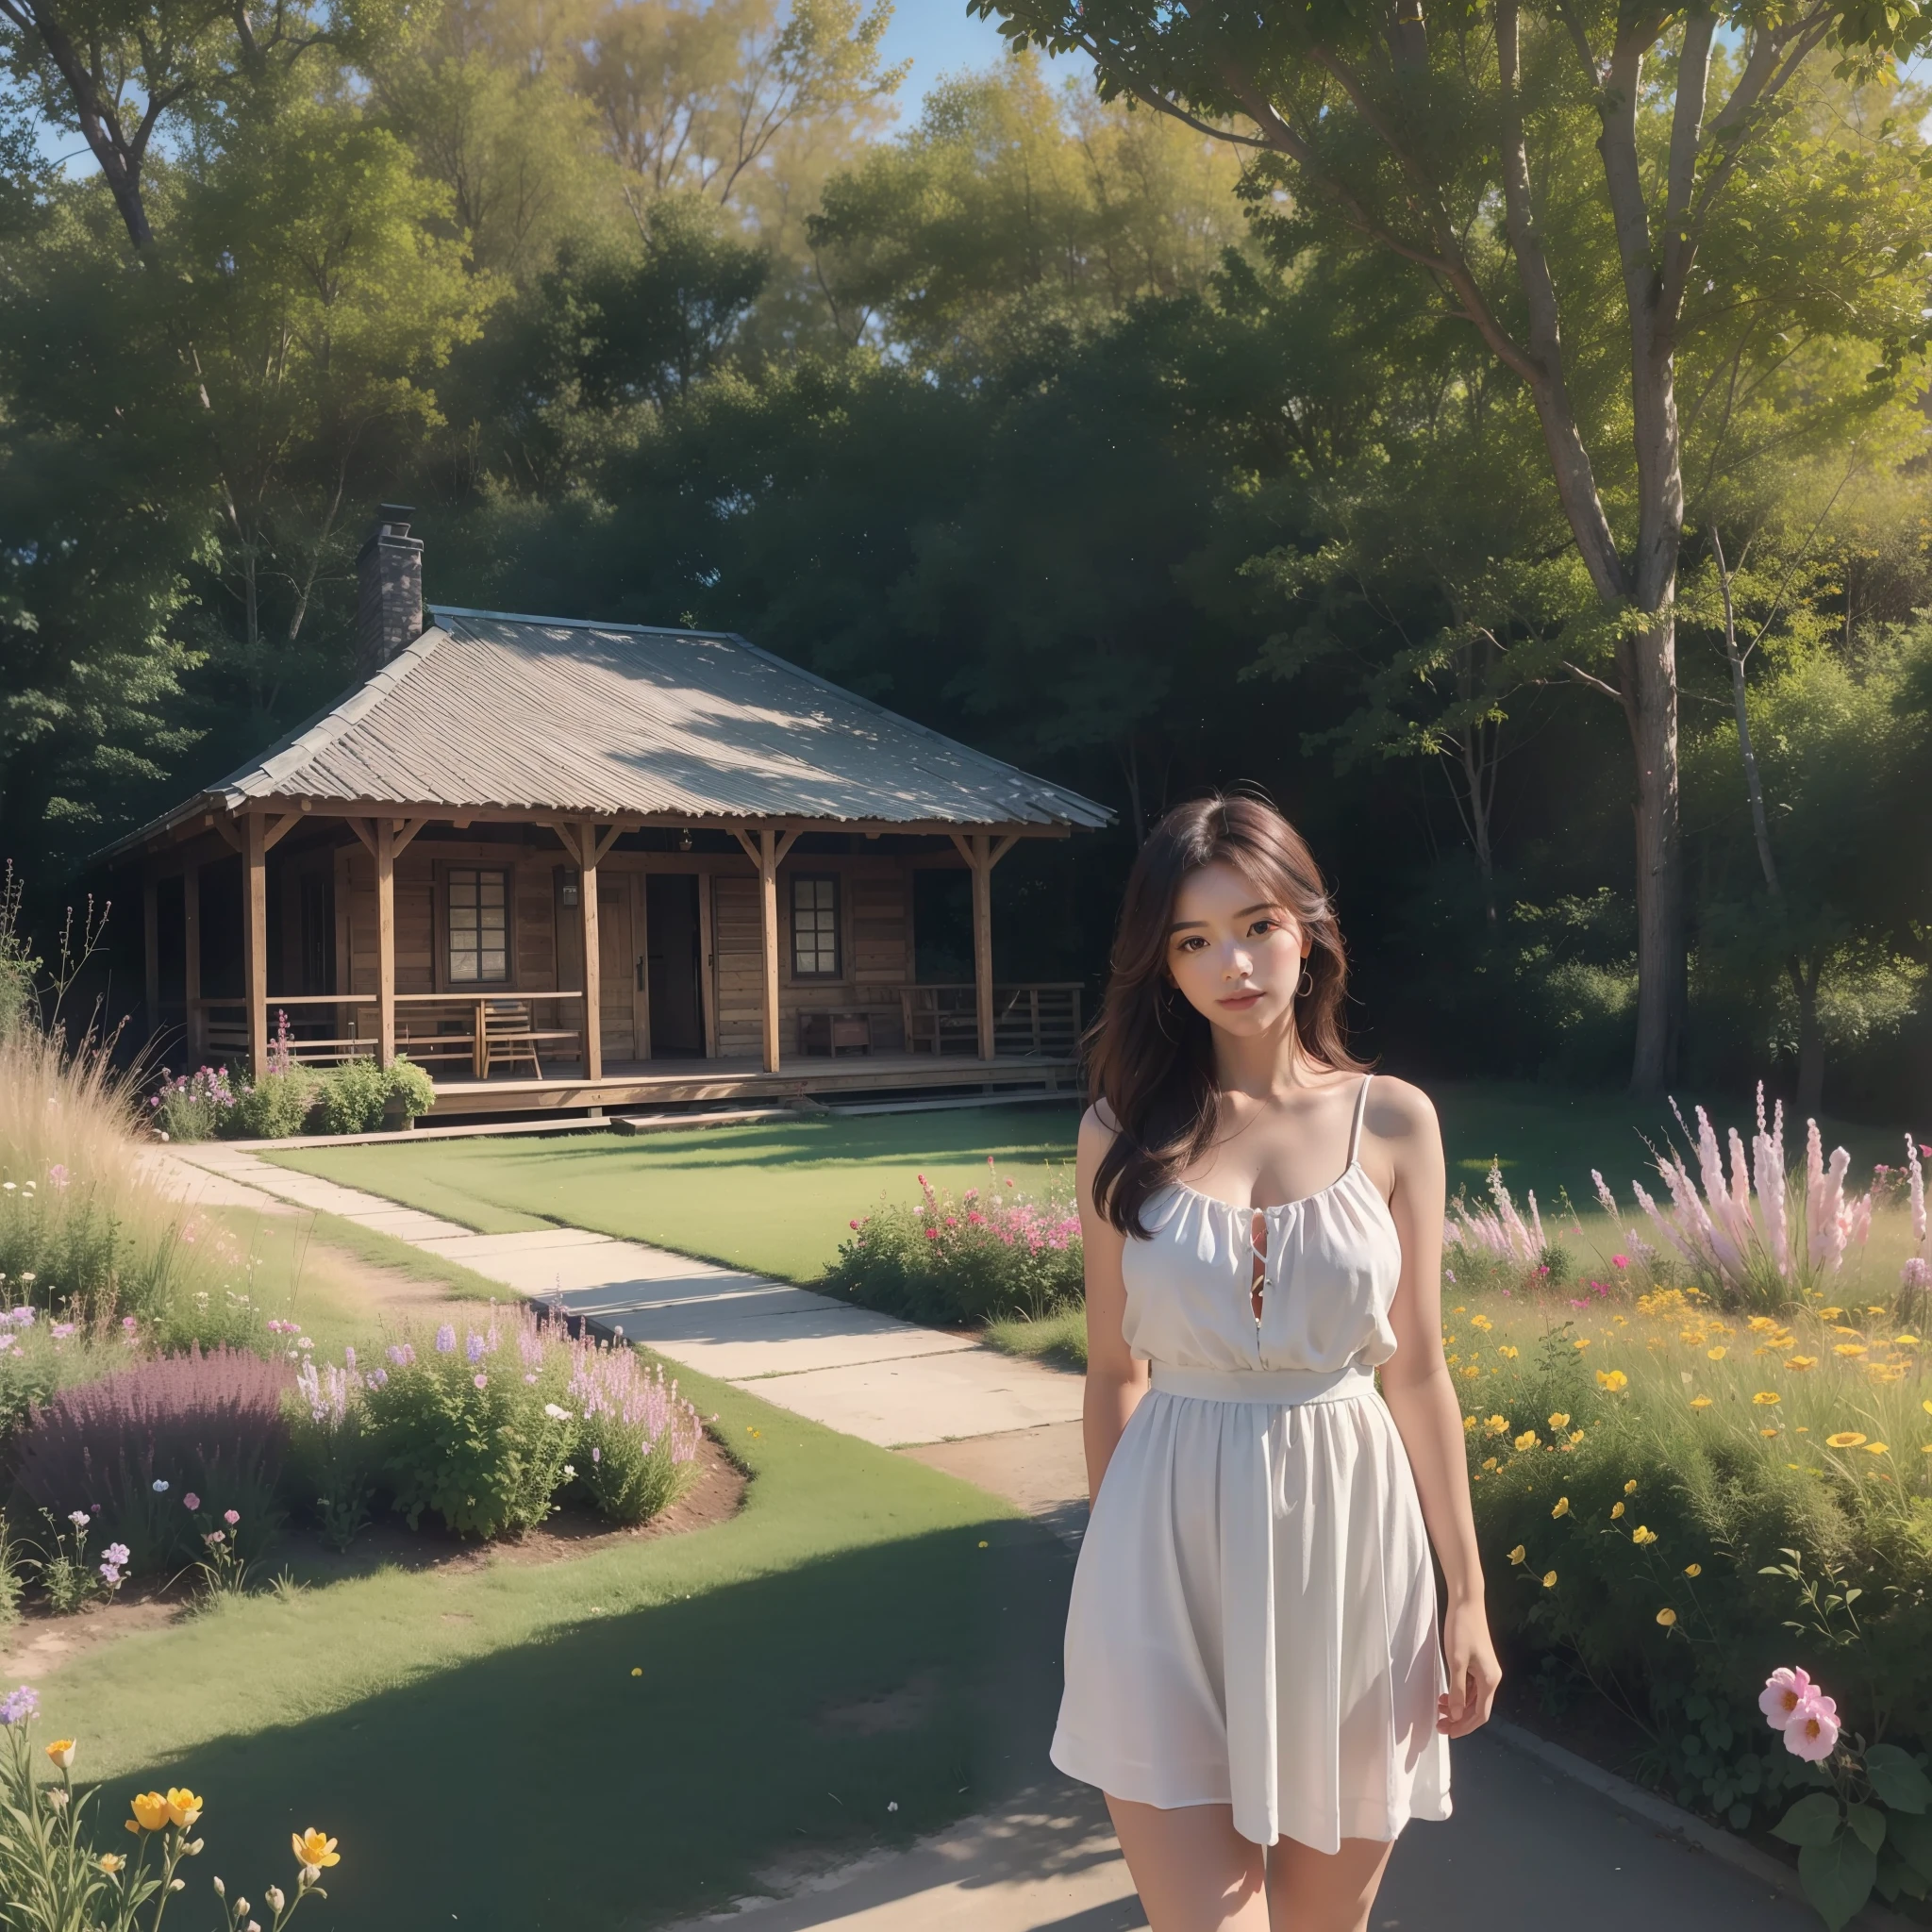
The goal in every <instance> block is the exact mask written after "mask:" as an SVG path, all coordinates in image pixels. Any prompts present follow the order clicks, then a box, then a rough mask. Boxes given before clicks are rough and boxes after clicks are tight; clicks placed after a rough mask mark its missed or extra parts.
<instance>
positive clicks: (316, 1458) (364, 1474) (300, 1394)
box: [277, 1324, 377, 1550]
mask: <svg viewBox="0 0 1932 1932" xmlns="http://www.w3.org/2000/svg"><path fill="white" fill-rule="evenodd" d="M277 1325H278V1326H279V1325H280V1324H277ZM363 1386H364V1383H363V1378H362V1376H361V1374H360V1373H359V1372H358V1367H357V1362H356V1351H355V1350H354V1349H353V1348H351V1349H347V1350H345V1351H344V1360H343V1362H342V1365H341V1367H340V1368H338V1367H335V1366H333V1365H329V1366H323V1365H321V1364H318V1363H317V1362H315V1361H313V1360H308V1361H305V1362H304V1363H303V1364H302V1366H301V1367H300V1368H299V1369H298V1370H297V1371H296V1373H295V1388H294V1391H293V1393H292V1395H291V1397H290V1400H289V1414H290V1441H289V1485H288V1492H289V1495H290V1498H291V1501H292V1502H293V1503H294V1505H295V1507H297V1508H298V1509H300V1510H301V1511H303V1512H304V1514H305V1515H308V1517H310V1518H311V1520H312V1521H313V1522H314V1524H315V1525H316V1527H317V1528H318V1529H319V1530H320V1531H321V1533H322V1538H323V1541H325V1542H326V1543H328V1544H329V1545H330V1546H331V1547H332V1548H334V1549H338V1550H346V1549H347V1548H348V1547H349V1545H350V1544H351V1543H352V1542H354V1541H355V1540H356V1538H357V1536H358V1534H359V1533H360V1531H361V1530H362V1528H363V1526H364V1525H365V1524H367V1523H368V1521H369V1513H370V1509H371V1507H372V1506H373V1504H374V1501H375V1490H376V1477H377V1444H376V1441H375V1436H374V1434H373V1432H372V1430H371V1428H370V1427H369V1424H368V1416H367V1412H366V1410H365V1408H364V1407H363V1404H362V1401H361V1391H362V1389H363Z"/></svg>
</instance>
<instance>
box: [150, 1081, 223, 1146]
mask: <svg viewBox="0 0 1932 1932" xmlns="http://www.w3.org/2000/svg"><path fill="white" fill-rule="evenodd" d="M235 1101H236V1093H235V1090H234V1088H233V1087H232V1086H230V1085H229V1083H228V1070H227V1068H226V1067H197V1068H196V1069H195V1070H194V1072H193V1073H192V1074H170V1073H169V1071H168V1069H167V1068H166V1067H163V1068H162V1069H161V1084H160V1085H159V1087H158V1088H157V1089H156V1090H155V1091H154V1092H152V1093H151V1094H149V1095H148V1102H147V1105H148V1124H149V1125H151V1126H152V1127H154V1128H155V1130H156V1131H157V1132H158V1133H160V1134H163V1135H165V1136H166V1137H167V1138H168V1139H169V1140H170V1141H211V1140H213V1138H214V1137H215V1136H216V1135H217V1134H219V1133H221V1132H222V1131H223V1130H224V1128H225V1126H226V1124H227V1121H228V1117H229V1115H230V1114H232V1113H233V1112H234V1110H235Z"/></svg>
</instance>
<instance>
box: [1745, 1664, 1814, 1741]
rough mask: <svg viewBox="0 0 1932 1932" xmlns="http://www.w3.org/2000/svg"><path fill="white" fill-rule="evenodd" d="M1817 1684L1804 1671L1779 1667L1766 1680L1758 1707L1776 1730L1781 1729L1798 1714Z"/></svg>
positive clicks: (1759, 1695)
mask: <svg viewBox="0 0 1932 1932" xmlns="http://www.w3.org/2000/svg"><path fill="white" fill-rule="evenodd" d="M1817 1688H1818V1687H1817V1686H1816V1685H1815V1684H1813V1683H1812V1681H1811V1679H1810V1678H1809V1677H1808V1676H1807V1674H1805V1673H1804V1672H1803V1671H1797V1670H1786V1669H1783V1668H1779V1669H1777V1670H1775V1671H1774V1672H1772V1674H1771V1675H1770V1676H1768V1677H1767V1678H1766V1679H1765V1680H1764V1689H1763V1690H1762V1691H1760V1692H1759V1693H1758V1697H1757V1707H1758V1709H1759V1710H1761V1711H1762V1712H1763V1713H1764V1715H1765V1719H1766V1722H1767V1723H1769V1724H1770V1725H1771V1727H1772V1729H1773V1730H1774V1731H1781V1730H1783V1729H1784V1727H1785V1726H1786V1725H1787V1724H1790V1722H1791V1720H1792V1719H1793V1718H1794V1717H1796V1716H1797V1714H1798V1711H1799V1707H1801V1706H1802V1705H1803V1704H1804V1702H1805V1700H1806V1699H1807V1697H1809V1696H1810V1695H1811V1694H1812V1693H1813V1692H1814V1691H1816V1690H1817Z"/></svg>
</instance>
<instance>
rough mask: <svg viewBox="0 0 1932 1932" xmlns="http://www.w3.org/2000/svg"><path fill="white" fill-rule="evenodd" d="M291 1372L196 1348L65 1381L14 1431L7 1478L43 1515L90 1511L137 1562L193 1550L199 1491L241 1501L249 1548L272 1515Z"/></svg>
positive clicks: (275, 1518)
mask: <svg viewBox="0 0 1932 1932" xmlns="http://www.w3.org/2000/svg"><path fill="white" fill-rule="evenodd" d="M290 1381H291V1371H290V1369H289V1367H288V1365H287V1364H286V1363H283V1362H272V1361H264V1360H263V1359H262V1358H261V1357H258V1356H254V1355H247V1354H243V1353H240V1352H237V1351H234V1350H230V1349H218V1350H216V1351H214V1352H213V1353H204V1352H203V1351H202V1350H201V1349H199V1348H197V1349H194V1350H193V1351H192V1352H191V1353H190V1354H187V1355H177V1356H165V1357H160V1358H159V1359H158V1360H154V1361H148V1362H142V1363H139V1364H137V1365H135V1366H133V1367H130V1368H125V1369H118V1370H115V1371H114V1372H113V1373H111V1374H107V1375H104V1376H102V1377H101V1378H100V1379H99V1380H98V1381H94V1382H89V1383H83V1384H81V1385H79V1386H78V1387H75V1388H71V1389H64V1390H62V1391H59V1393H58V1394H57V1395H56V1396H55V1397H54V1399H53V1400H52V1401H51V1402H49V1403H48V1404H47V1405H46V1407H44V1408H42V1409H39V1410H37V1411H36V1413H35V1414H34V1416H33V1419H32V1420H31V1421H30V1422H29V1423H28V1424H27V1426H26V1427H25V1430H23V1431H22V1433H21V1436H20V1439H19V1442H18V1445H17V1448H16V1450H15V1455H14V1482H15V1486H16V1488H17V1489H18V1491H20V1493H21V1495H22V1496H23V1497H24V1498H25V1501H26V1502H27V1503H29V1504H30V1505H31V1506H32V1507H35V1508H36V1509H41V1510H44V1511H46V1512H47V1513H48V1514H50V1515H52V1516H56V1517H64V1516H66V1515H68V1514H69V1512H71V1511H73V1510H75V1509H85V1510H87V1511H88V1512H89V1513H90V1514H95V1512H98V1513H97V1514H95V1520H96V1522H97V1523H98V1524H99V1527H100V1531H101V1533H102V1534H103V1535H105V1536H108V1537H109V1538H111V1539H112V1540H113V1541H117V1542H122V1543H125V1544H126V1545H127V1547H128V1550H129V1552H130V1555H129V1558H128V1562H127V1566H126V1567H127V1568H128V1569H130V1570H131V1571H133V1572H136V1573H142V1572H152V1571H163V1570H168V1569H171V1568H173V1567H175V1565H177V1564H179V1563H181V1562H183V1561H188V1560H192V1559H194V1558H196V1557H199V1556H200V1555H201V1554H202V1552H201V1550H200V1549H199V1547H198V1537H197V1532H196V1525H195V1524H194V1521H193V1515H194V1511H195V1510H196V1509H197V1508H198V1507H200V1500H201V1499H202V1498H203V1497H206V1498H207V1499H208V1501H209V1503H210V1504H212V1505H213V1506H215V1507H217V1509H218V1510H226V1509H231V1508H232V1509H235V1510H237V1511H239V1512H240V1514H241V1517H242V1539H241V1540H242V1547H243V1552H244V1554H245V1555H246V1556H248V1557H250V1558H251V1559H252V1558H253V1557H256V1556H258V1555H259V1554H260V1551H261V1550H262V1548H263V1547H264V1546H265V1545H266V1544H267V1542H268V1541H269V1540H270V1539H271V1537H272V1536H273V1535H274V1532H275V1526H276V1524H278V1522H279V1521H280V1510H279V1508H278V1507H277V1504H276V1492H277V1487H278V1485H279V1483H280V1480H281V1476H282V1470H283V1465H284V1463H285V1462H286V1460H287V1457H288V1442H289V1430H288V1423H287V1420H286V1418H285V1417H284V1415H283V1413H282V1397H283V1392H284V1391H286V1390H287V1388H288V1386H289V1383H290ZM190 1498H193V1499H195V1500H194V1501H193V1502H191V1501H190V1500H189V1499H190Z"/></svg>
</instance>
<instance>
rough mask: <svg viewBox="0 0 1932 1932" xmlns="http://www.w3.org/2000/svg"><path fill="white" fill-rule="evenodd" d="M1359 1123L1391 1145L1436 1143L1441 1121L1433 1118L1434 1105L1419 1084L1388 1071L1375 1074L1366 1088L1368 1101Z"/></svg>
mask: <svg viewBox="0 0 1932 1932" xmlns="http://www.w3.org/2000/svg"><path fill="white" fill-rule="evenodd" d="M1362 1125H1363V1126H1364V1127H1366V1128H1367V1129H1368V1131H1369V1132H1370V1133H1371V1134H1373V1135H1374V1137H1375V1139H1376V1140H1378V1141H1388V1142H1390V1143H1391V1147H1393V1146H1397V1145H1400V1144H1401V1143H1403V1142H1420V1143H1422V1144H1423V1145H1424V1146H1427V1145H1430V1144H1432V1143H1433V1144H1436V1145H1440V1144H1441V1139H1442V1128H1441V1123H1440V1122H1439V1121H1438V1120H1437V1118H1436V1104H1435V1102H1434V1101H1432V1100H1431V1099H1430V1098H1429V1096H1428V1095H1427V1094H1426V1093H1424V1091H1423V1090H1422V1089H1421V1088H1420V1087H1415V1086H1411V1085H1410V1084H1409V1082H1408V1081H1407V1080H1398V1079H1397V1078H1396V1077H1395V1075H1394V1074H1376V1075H1375V1078H1374V1084H1373V1085H1372V1086H1371V1087H1370V1089H1369V1104H1368V1107H1367V1108H1366V1109H1365V1110H1364V1113H1363V1118H1362Z"/></svg>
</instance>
